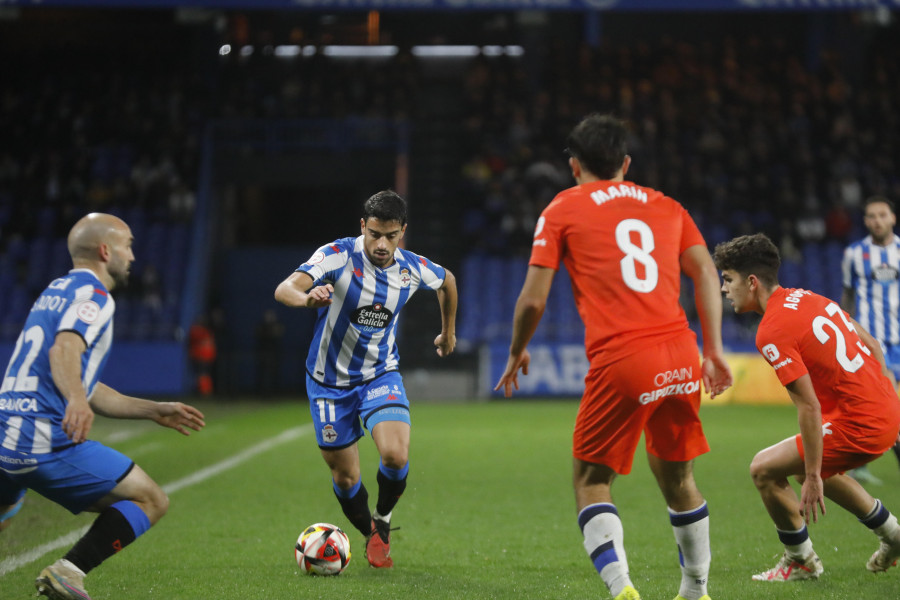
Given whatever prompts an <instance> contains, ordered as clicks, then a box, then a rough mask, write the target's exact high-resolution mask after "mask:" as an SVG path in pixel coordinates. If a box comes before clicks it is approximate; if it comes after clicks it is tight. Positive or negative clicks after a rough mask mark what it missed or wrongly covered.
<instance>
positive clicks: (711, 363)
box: [497, 115, 731, 600]
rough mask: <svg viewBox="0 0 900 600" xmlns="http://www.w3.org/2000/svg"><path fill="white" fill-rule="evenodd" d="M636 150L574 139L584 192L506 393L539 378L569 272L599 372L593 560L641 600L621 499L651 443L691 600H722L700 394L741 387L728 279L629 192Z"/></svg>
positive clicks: (688, 223)
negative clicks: (727, 335)
mask: <svg viewBox="0 0 900 600" xmlns="http://www.w3.org/2000/svg"><path fill="white" fill-rule="evenodd" d="M626 137H627V132H626V129H625V127H624V125H623V124H622V123H621V122H620V121H618V120H617V119H615V118H612V117H609V116H601V115H591V116H589V117H587V118H585V119H584V120H583V121H582V122H581V123H579V124H578V126H576V127H575V129H574V130H573V131H572V133H571V134H570V135H569V139H568V142H569V148H568V152H569V154H570V159H569V165H570V166H571V168H572V174H573V176H574V177H575V181H576V182H577V183H578V185H577V186H575V187H573V188H570V189H568V190H565V191H563V192H561V193H560V194H559V195H558V196H557V197H556V198H555V199H554V200H553V202H551V203H550V204H549V205H548V206H547V208H546V209H545V210H544V212H543V213H542V214H541V217H540V219H539V220H538V223H537V226H536V229H535V235H534V244H533V249H532V255H531V261H530V263H529V267H528V273H527V275H526V278H525V284H524V285H523V288H522V292H521V294H520V295H519V299H518V301H517V303H516V310H515V315H514V317H513V335H512V342H511V344H510V354H509V359H508V361H507V365H506V369H505V372H504V373H503V375H502V376H501V378H500V381H499V382H498V384H497V389H499V388H501V387H502V388H504V392H505V394H506V395H507V396H509V395H511V393H512V391H513V389H518V372H519V370H521V371H522V373H523V374H526V375H527V373H528V366H529V363H530V360H531V357H530V355H529V353H528V350H527V345H528V342H529V340H530V339H531V337H532V335H533V334H534V331H535V329H536V328H537V325H538V323H539V321H540V318H541V315H542V314H543V310H544V307H545V305H546V301H547V296H548V294H549V292H550V287H551V285H552V281H553V276H554V275H555V273H556V270H557V269H558V268H559V263H560V262H564V263H565V265H566V268H567V269H568V272H569V276H570V278H571V281H572V288H573V292H574V298H575V303H576V305H577V307H578V312H579V314H580V315H581V318H582V320H583V321H584V324H585V328H586V334H585V350H586V352H587V356H588V359H589V360H590V370H589V372H588V375H587V378H586V380H585V391H584V396H583V397H582V401H581V405H580V408H579V411H578V416H577V418H576V423H575V433H574V440H573V455H574V459H575V460H574V471H575V472H574V477H573V480H574V487H575V499H576V505H577V508H578V523H579V526H580V527H581V530H582V533H583V535H584V547H585V549H586V550H587V552H588V555H589V556H590V558H591V561H592V562H593V564H594V567H595V568H596V569H597V572H598V573H599V574H600V576H601V578H602V579H603V581H604V583H605V584H606V585H607V587H608V589H609V591H610V593H611V594H612V596H613V597H614V598H616V600H639V598H640V595H639V594H638V592H637V590H636V589H635V588H634V585H633V583H632V581H631V578H630V575H629V571H628V561H627V559H626V557H625V550H624V547H623V537H624V534H623V529H622V523H621V521H620V520H619V516H618V511H617V509H616V507H615V505H614V504H613V503H612V496H611V492H610V488H611V485H612V481H613V479H614V478H615V477H616V475H617V474H623V475H624V474H627V473H629V472H630V471H631V465H632V461H633V459H634V453H635V451H636V449H637V446H638V443H639V442H640V438H641V435H642V434H643V435H645V437H646V445H647V453H648V459H649V461H650V466H651V469H652V470H653V473H654V475H655V476H656V478H657V482H658V484H659V487H660V489H661V491H662V493H663V496H664V497H665V500H666V503H667V504H668V506H669V518H670V521H671V524H672V528H673V532H674V534H675V539H676V542H677V544H678V547H679V548H680V557H679V558H680V562H681V565H682V578H681V586H680V588H679V594H678V596H677V598H679V599H681V600H709V596H708V595H707V593H706V592H707V576H708V574H709V563H710V552H709V511H708V509H707V506H706V501H705V500H704V499H703V496H702V495H701V494H700V491H699V490H698V489H697V486H696V484H695V482H694V478H693V467H692V465H693V459H694V458H696V457H697V456H699V455H701V454H703V453H705V452H707V451H709V445H708V444H707V442H706V437H705V436H704V434H703V428H702V426H701V423H700V418H699V407H700V382H701V380H702V381H703V383H704V384H705V386H706V388H707V389H708V390H709V391H710V392H711V393H712V394H713V395H716V394H718V393H721V392H722V391H724V390H725V389H726V388H727V387H728V386H729V385H731V372H730V371H729V369H728V366H727V364H726V363H725V360H724V357H723V354H722V340H721V310H722V299H721V295H720V293H719V291H718V276H717V274H716V270H715V265H714V264H713V262H712V258H711V257H710V255H709V251H708V250H707V248H706V244H705V242H704V241H703V237H702V236H701V234H700V232H699V231H698V229H697V226H696V225H695V224H694V221H693V220H692V219H691V217H690V215H689V214H688V213H687V211H686V210H685V209H684V208H683V207H682V206H681V205H680V204H678V203H677V202H676V201H675V200H673V199H672V198H669V197H667V196H665V195H664V194H662V193H660V192H658V191H655V190H652V189H650V188H646V187H641V186H639V185H636V184H634V183H631V182H629V181H626V180H625V173H626V172H627V171H628V167H629V166H630V164H631V158H630V157H629V156H628V155H627V154H626V149H625V139H626ZM682 273H684V274H686V275H687V276H688V277H690V278H691V279H692V280H693V282H694V286H695V297H696V299H697V306H698V312H699V314H700V319H701V325H702V328H703V354H704V360H703V363H702V365H701V363H700V361H699V359H698V357H699V350H698V348H697V339H696V336H695V335H694V333H693V332H692V331H691V330H690V329H689V328H688V321H687V318H686V317H685V313H684V310H682V308H681V305H680V304H679V293H680V283H681V279H680V278H681V275H682Z"/></svg>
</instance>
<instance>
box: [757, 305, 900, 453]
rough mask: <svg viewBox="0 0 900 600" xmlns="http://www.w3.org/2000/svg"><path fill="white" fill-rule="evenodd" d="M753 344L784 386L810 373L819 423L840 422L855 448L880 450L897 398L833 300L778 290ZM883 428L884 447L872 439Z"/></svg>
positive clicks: (895, 418) (898, 406)
mask: <svg viewBox="0 0 900 600" xmlns="http://www.w3.org/2000/svg"><path fill="white" fill-rule="evenodd" d="M756 347H757V349H758V350H759V352H760V354H762V355H763V357H764V358H765V359H766V360H767V361H768V362H769V364H770V365H772V368H774V369H775V374H776V375H777V376H778V380H779V381H781V383H782V384H783V385H788V384H789V383H791V382H793V381H796V380H797V379H799V378H800V377H802V376H803V375H806V374H809V377H810V379H811V380H812V384H813V388H814V389H815V392H816V396H817V398H818V400H819V404H820V405H821V407H822V419H823V421H835V422H839V423H840V424H841V427H842V429H843V430H844V431H845V432H847V433H848V438H849V439H850V440H852V441H853V444H854V448H853V449H854V450H856V451H860V452H865V453H870V454H871V453H881V452H884V451H885V450H887V449H888V448H890V446H891V445H892V444H893V442H894V441H895V440H896V437H897V431H898V428H900V400H898V398H897V394H896V392H895V391H894V389H893V388H892V387H891V384H890V380H889V379H888V378H887V377H885V376H884V375H883V374H882V371H881V364H880V363H879V362H878V360H877V359H876V358H875V357H874V356H872V355H871V353H870V351H869V349H868V348H867V347H866V346H865V344H863V342H862V340H861V339H860V337H859V335H858V334H857V333H856V329H855V328H854V327H853V324H852V322H851V321H850V319H849V317H848V316H847V314H846V313H845V312H844V311H843V310H841V308H840V307H839V306H838V305H837V304H836V303H835V302H833V301H831V300H829V299H828V298H826V297H824V296H820V295H818V294H814V293H813V292H810V291H808V290H803V289H785V288H778V289H776V290H775V292H773V293H772V295H771V296H770V297H769V300H768V302H767V303H766V312H765V314H764V315H763V318H762V321H760V323H759V328H758V329H757V332H756ZM884 431H888V432H889V433H890V432H892V433H890V435H888V436H887V438H886V440H887V442H886V443H887V446H883V445H882V444H881V443H876V442H875V440H877V439H878V438H883V437H884V436H880V435H879V433H881V432H884Z"/></svg>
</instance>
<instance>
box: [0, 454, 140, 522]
mask: <svg viewBox="0 0 900 600" xmlns="http://www.w3.org/2000/svg"><path fill="white" fill-rule="evenodd" d="M133 466H134V462H132V460H131V459H130V458H128V457H127V456H125V455H124V454H122V453H121V452H119V451H118V450H113V449H112V448H107V447H106V446H104V445H103V444H101V443H100V442H94V441H90V440H89V441H87V442H84V443H81V444H76V445H74V446H70V447H68V448H66V449H64V450H60V451H58V452H50V453H49V454H22V453H20V452H13V451H10V450H6V449H4V448H2V447H0V505H6V504H15V503H16V502H18V501H19V499H21V498H22V496H23V495H24V494H25V490H26V489H32V490H34V491H36V492H37V493H39V494H40V495H42V496H44V497H46V498H47V499H49V500H52V501H54V502H56V503H57V504H59V505H60V506H62V507H64V508H66V509H67V510H68V511H69V512H71V513H73V514H76V515H77V514H78V513H80V512H82V511H83V510H85V509H86V508H88V507H90V506H91V505H92V504H94V503H95V502H97V501H98V500H100V499H101V498H103V497H104V496H106V495H107V494H109V492H111V491H112V489H113V488H114V487H116V485H118V483H119V482H120V481H122V480H123V479H125V476H126V475H128V473H130V472H131V469H132V467H133Z"/></svg>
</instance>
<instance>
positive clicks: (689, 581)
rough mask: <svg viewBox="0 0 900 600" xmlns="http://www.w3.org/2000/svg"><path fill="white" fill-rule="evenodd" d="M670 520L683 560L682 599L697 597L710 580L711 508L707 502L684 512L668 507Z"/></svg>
mask: <svg viewBox="0 0 900 600" xmlns="http://www.w3.org/2000/svg"><path fill="white" fill-rule="evenodd" d="M669 521H670V522H671V523H672V531H673V532H674V533H675V543H676V544H678V559H679V562H680V563H681V588H680V591H679V592H678V593H679V594H680V595H681V596H682V597H683V598H687V599H695V598H701V597H703V596H705V595H706V583H707V580H708V579H709V563H710V559H711V558H712V553H711V552H710V548H709V509H708V508H707V506H706V502H704V503H703V504H702V505H700V506H699V507H697V508H695V509H693V510H688V511H684V512H676V511H674V510H672V509H671V508H670V509H669Z"/></svg>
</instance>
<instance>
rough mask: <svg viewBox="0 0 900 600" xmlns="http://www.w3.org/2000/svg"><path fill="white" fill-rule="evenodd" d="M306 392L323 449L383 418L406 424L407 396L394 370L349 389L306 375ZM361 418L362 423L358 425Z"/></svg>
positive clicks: (342, 444) (348, 441) (346, 442)
mask: <svg viewBox="0 0 900 600" xmlns="http://www.w3.org/2000/svg"><path fill="white" fill-rule="evenodd" d="M306 393H307V395H308V396H309V412H310V414H312V420H313V427H314V428H315V430H316V440H317V441H318V442H319V448H322V449H323V450H340V449H341V448H346V447H347V446H350V445H352V444H354V443H355V442H356V440H358V439H359V438H361V437H362V436H363V435H365V433H364V431H363V425H364V426H365V428H366V429H368V430H369V431H372V428H373V427H375V425H377V424H378V423H381V422H382V421H401V422H403V423H407V424H408V423H409V422H410V420H409V399H408V398H407V397H406V390H405V389H404V388H403V378H402V377H401V376H400V373H398V372H397V371H391V372H389V373H385V374H384V375H380V376H378V377H376V378H375V379H373V380H371V381H367V382H366V383H363V384H361V385H358V386H355V387H352V388H335V387H326V386H324V385H322V384H320V383H319V382H317V381H316V380H315V379H313V378H312V377H310V376H309V374H307V375H306ZM360 421H362V424H360Z"/></svg>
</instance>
